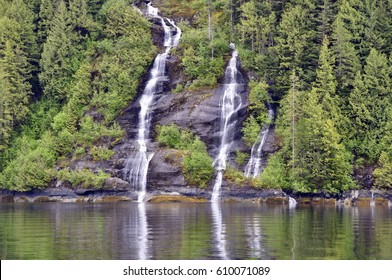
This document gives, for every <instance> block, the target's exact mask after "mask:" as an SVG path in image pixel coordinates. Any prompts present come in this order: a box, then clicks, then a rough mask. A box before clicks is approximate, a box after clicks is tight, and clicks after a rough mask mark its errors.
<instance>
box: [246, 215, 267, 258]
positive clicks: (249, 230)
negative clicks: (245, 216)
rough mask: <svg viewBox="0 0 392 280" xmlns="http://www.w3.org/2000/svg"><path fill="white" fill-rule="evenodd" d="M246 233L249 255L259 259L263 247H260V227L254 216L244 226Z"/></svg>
mask: <svg viewBox="0 0 392 280" xmlns="http://www.w3.org/2000/svg"><path fill="white" fill-rule="evenodd" d="M245 231H246V234H247V235H248V236H249V237H248V243H249V248H250V249H251V251H250V257H251V258H254V259H261V258H262V255H263V254H262V253H263V248H262V247H261V227H260V221H258V219H257V218H256V217H253V219H252V220H251V221H249V222H248V224H247V225H246V226H245Z"/></svg>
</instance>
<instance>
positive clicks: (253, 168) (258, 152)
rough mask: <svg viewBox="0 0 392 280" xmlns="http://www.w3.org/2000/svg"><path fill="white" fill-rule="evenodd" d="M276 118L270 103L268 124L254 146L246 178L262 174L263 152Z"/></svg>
mask: <svg viewBox="0 0 392 280" xmlns="http://www.w3.org/2000/svg"><path fill="white" fill-rule="evenodd" d="M273 118H274V110H273V109H272V107H271V105H270V104H269V103H268V117H267V123H266V124H265V125H264V127H263V129H262V130H261V133H260V135H259V137H258V139H257V141H256V142H255V143H254V144H253V146H252V151H251V155H250V159H249V162H248V163H247V165H246V166H245V176H246V177H253V178H256V177H257V176H259V174H260V173H261V171H262V169H261V160H262V150H263V147H264V144H265V141H266V140H267V136H268V133H269V130H270V127H271V122H272V120H273Z"/></svg>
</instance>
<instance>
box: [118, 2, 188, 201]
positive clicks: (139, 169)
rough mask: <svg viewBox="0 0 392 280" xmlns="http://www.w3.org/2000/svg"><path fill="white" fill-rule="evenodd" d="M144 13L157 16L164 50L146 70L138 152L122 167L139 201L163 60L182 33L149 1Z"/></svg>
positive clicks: (149, 154)
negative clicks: (146, 76) (147, 70)
mask: <svg viewBox="0 0 392 280" xmlns="http://www.w3.org/2000/svg"><path fill="white" fill-rule="evenodd" d="M147 15H148V16H150V17H154V18H158V19H160V21H161V24H162V27H163V29H164V31H165V35H164V46H165V47H166V49H165V52H163V53H161V54H158V55H157V56H156V58H155V60H154V63H153V66H152V68H151V70H150V73H149V79H148V81H147V84H146V86H145V88H144V91H143V94H142V96H141V98H140V101H139V105H140V112H139V116H138V120H139V123H138V130H137V138H136V140H137V143H138V151H137V153H136V155H131V156H130V157H129V158H128V159H127V161H126V166H125V174H126V177H127V179H128V181H129V182H130V183H131V185H132V187H133V188H135V189H136V190H138V192H139V194H138V201H139V202H142V201H143V200H144V198H145V195H146V191H147V172H148V165H149V163H150V161H151V159H152V157H153V156H154V153H153V152H149V151H148V148H147V144H148V143H149V141H150V140H149V134H150V126H151V118H152V116H151V113H152V109H151V107H152V106H153V105H154V103H155V101H156V96H157V95H158V94H159V93H162V92H163V83H164V82H166V81H167V80H168V77H167V76H166V73H165V68H166V61H167V58H168V57H169V55H170V50H171V48H172V47H175V46H177V45H178V43H179V40H180V36H181V30H180V29H179V28H178V27H177V26H176V25H175V23H174V21H172V20H170V19H167V18H165V19H164V18H162V17H160V16H159V15H158V9H157V8H155V7H153V6H152V4H151V2H150V3H148V4H147ZM167 23H169V24H167Z"/></svg>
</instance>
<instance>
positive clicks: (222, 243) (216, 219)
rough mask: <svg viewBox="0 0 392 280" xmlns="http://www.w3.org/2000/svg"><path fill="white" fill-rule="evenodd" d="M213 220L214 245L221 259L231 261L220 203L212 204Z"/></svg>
mask: <svg viewBox="0 0 392 280" xmlns="http://www.w3.org/2000/svg"><path fill="white" fill-rule="evenodd" d="M211 210H212V220H213V228H212V230H213V233H214V238H213V244H214V245H215V247H216V250H217V252H218V255H219V257H220V259H222V260H227V259H229V258H228V256H227V251H226V226H225V224H223V219H222V210H221V205H220V203H211Z"/></svg>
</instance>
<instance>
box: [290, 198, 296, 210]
mask: <svg viewBox="0 0 392 280" xmlns="http://www.w3.org/2000/svg"><path fill="white" fill-rule="evenodd" d="M296 205H297V201H296V200H295V199H294V198H292V197H291V196H289V208H295V206H296Z"/></svg>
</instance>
